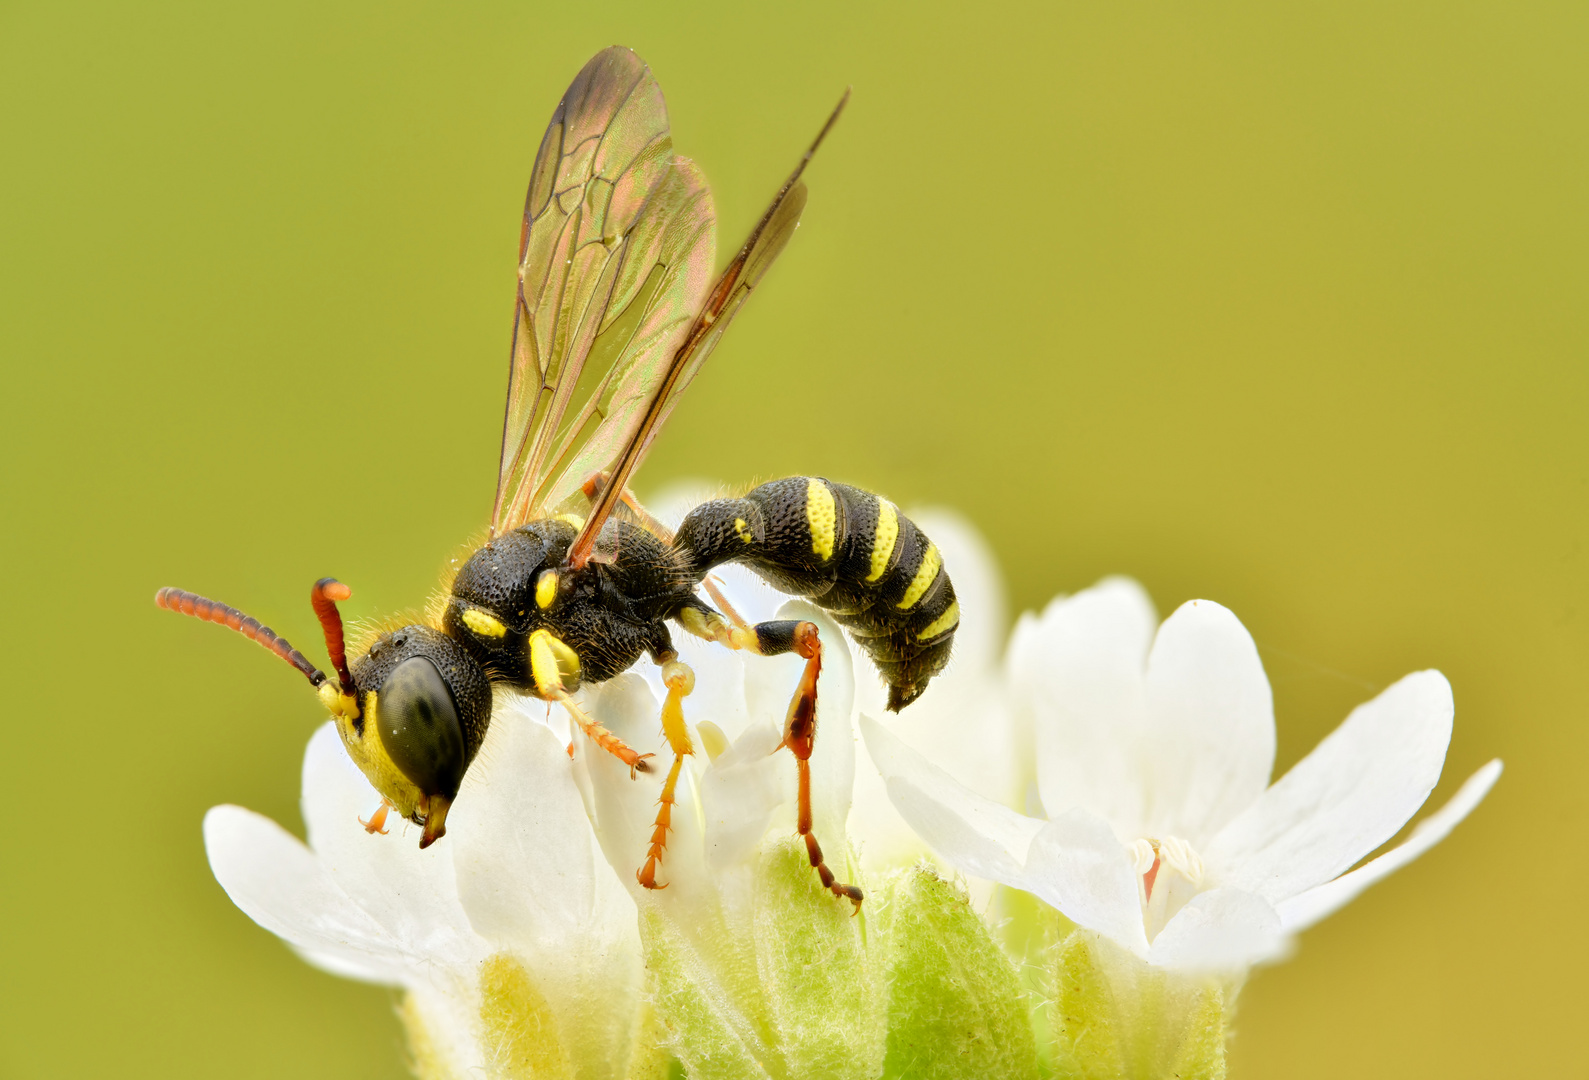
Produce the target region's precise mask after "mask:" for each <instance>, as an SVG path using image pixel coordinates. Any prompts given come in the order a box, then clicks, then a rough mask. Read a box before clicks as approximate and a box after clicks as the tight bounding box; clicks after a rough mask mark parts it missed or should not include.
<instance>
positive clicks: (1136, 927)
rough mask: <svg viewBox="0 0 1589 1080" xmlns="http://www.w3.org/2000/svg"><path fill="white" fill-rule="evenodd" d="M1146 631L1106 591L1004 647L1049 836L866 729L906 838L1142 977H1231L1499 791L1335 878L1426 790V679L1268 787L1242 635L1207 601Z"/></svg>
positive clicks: (1269, 752)
mask: <svg viewBox="0 0 1589 1080" xmlns="http://www.w3.org/2000/svg"><path fill="white" fill-rule="evenodd" d="M1154 622H1155V616H1154V612H1153V608H1152V605H1151V603H1150V602H1149V601H1148V599H1147V597H1146V595H1145V594H1144V593H1143V592H1142V590H1141V588H1140V587H1139V586H1137V585H1136V584H1135V583H1133V582H1129V581H1124V580H1119V579H1114V580H1110V581H1106V582H1104V583H1102V584H1100V585H1098V586H1096V587H1094V588H1092V589H1089V590H1087V591H1085V592H1083V593H1080V594H1078V595H1077V596H1075V597H1072V598H1069V599H1063V600H1057V601H1055V602H1054V603H1053V604H1051V605H1050V606H1049V608H1048V610H1047V611H1045V612H1044V613H1043V615H1042V617H1041V618H1031V617H1028V618H1026V619H1024V620H1023V621H1022V623H1021V625H1020V626H1019V627H1018V628H1017V631H1016V634H1015V636H1014V639H1013V641H1012V644H1011V648H1010V656H1009V675H1010V679H1011V682H1012V684H1013V686H1014V689H1015V693H1016V694H1017V696H1018V698H1019V699H1021V700H1022V701H1024V702H1025V703H1026V705H1027V707H1028V708H1030V710H1031V714H1032V720H1033V724H1034V735H1035V746H1036V764H1037V786H1038V793H1039V795H1040V797H1041V801H1042V806H1043V809H1044V811H1045V813H1046V820H1045V819H1044V818H1033V817H1027V816H1025V815H1022V814H1018V813H1016V812H1014V811H1012V810H1009V809H1008V808H1006V807H1005V806H1004V805H1002V804H1000V803H998V802H996V801H994V800H992V799H988V798H986V797H984V796H981V795H978V794H975V793H973V792H971V791H970V790H968V789H966V788H965V787H964V786H963V785H961V784H959V783H957V782H956V781H955V780H953V779H952V778H951V777H949V776H948V775H946V774H945V773H944V771H943V770H941V769H939V768H938V767H936V766H935V765H933V764H930V763H929V762H928V761H927V760H925V759H924V758H923V757H922V756H921V755H919V754H918V753H916V752H915V751H913V750H911V749H910V748H909V747H907V746H906V745H905V744H904V743H903V742H902V741H901V740H900V739H898V738H897V737H895V736H894V735H892V734H890V733H889V732H888V731H887V730H885V729H884V728H883V727H882V726H881V725H879V724H877V723H876V722H875V721H872V720H870V719H868V718H863V720H862V730H863V732H864V733H865V736H866V740H867V746H868V749H869V750H870V751H871V754H872V758H873V760H874V762H876V764H877V767H878V770H879V772H880V773H881V774H882V776H883V778H884V780H885V782H886V783H887V786H888V790H889V795H890V797H891V798H892V799H893V801H894V804H895V806H896V807H898V808H899V811H900V813H901V814H902V815H903V816H904V818H905V820H907V821H908V822H910V824H911V825H912V827H914V828H915V829H916V830H917V831H918V832H919V833H920V834H921V835H922V837H923V838H924V839H925V840H926V841H927V842H928V843H930V844H931V845H932V846H933V847H934V848H936V849H937V850H938V851H939V852H940V853H941V854H942V855H943V856H944V857H945V858H947V859H949V860H950V861H951V862H953V863H954V864H955V865H957V866H958V867H960V868H961V869H962V870H964V871H966V872H967V873H971V874H976V875H978V876H982V877H987V878H991V879H993V880H996V881H1000V882H1003V883H1004V884H1007V885H1010V886H1013V887H1015V888H1019V889H1024V890H1026V891H1028V892H1031V893H1033V894H1035V895H1036V896H1038V897H1040V898H1041V899H1043V900H1045V901H1046V902H1048V903H1049V904H1051V905H1052V906H1054V907H1055V908H1058V909H1059V910H1060V911H1061V912H1063V913H1064V914H1065V915H1066V916H1068V917H1069V918H1070V919H1072V920H1073V921H1075V922H1076V923H1078V924H1080V925H1081V926H1083V927H1087V928H1090V929H1092V930H1095V931H1098V932H1099V933H1102V934H1104V935H1105V936H1107V937H1109V938H1111V939H1112V940H1113V941H1115V942H1116V943H1118V944H1119V945H1120V946H1123V947H1124V948H1126V949H1127V950H1129V951H1130V952H1132V953H1135V954H1136V955H1137V956H1139V957H1142V958H1144V959H1146V960H1148V961H1149V962H1151V963H1152V964H1154V965H1157V966H1161V967H1170V968H1180V969H1189V970H1223V971H1240V970H1243V969H1245V968H1246V967H1247V966H1248V965H1251V964H1253V963H1257V962H1260V961H1263V960H1269V959H1274V958H1276V957H1278V956H1279V955H1281V954H1282V953H1283V952H1284V950H1285V949H1286V947H1287V940H1288V936H1289V935H1290V934H1291V933H1292V932H1294V931H1297V930H1300V929H1302V928H1304V927H1306V926H1308V925H1311V924H1312V923H1313V922H1316V921H1317V920H1318V919H1321V918H1323V917H1324V916H1325V915H1327V914H1329V913H1330V912H1331V911H1334V910H1335V909H1336V908H1338V907H1340V906H1341V905H1342V904H1344V903H1346V902H1347V901H1349V900H1350V899H1352V898H1353V897H1354V896H1356V895H1357V894H1358V893H1360V892H1361V891H1362V890H1363V889H1364V888H1366V887H1367V886H1368V885H1370V884H1372V883H1373V882H1374V881H1376V880H1378V879H1379V878H1381V877H1383V876H1385V875H1386V874H1388V873H1389V872H1391V871H1392V870H1394V869H1396V868H1397V867H1399V866H1402V865H1404V864H1405V863H1407V862H1409V861H1411V860H1412V859H1414V858H1416V857H1417V856H1418V855H1419V854H1421V853H1422V852H1423V851H1425V850H1427V849H1428V848H1429V847H1431V846H1433V845H1434V844H1435V843H1437V842H1438V841H1439V840H1440V839H1442V838H1443V837H1444V836H1445V835H1446V834H1447V833H1449V832H1450V830H1451V829H1452V827H1454V826H1455V824H1456V823H1457V822H1458V821H1460V820H1461V819H1462V818H1463V817H1465V816H1466V815H1467V814H1468V812H1469V811H1471V810H1472V809H1473V807H1474V806H1476V805H1477V804H1478V802H1479V801H1480V800H1481V799H1482V798H1483V797H1484V795H1485V793H1486V792H1487V791H1488V790H1489V788H1490V786H1491V785H1492V784H1493V783H1494V782H1495V779H1496V778H1497V777H1498V776H1499V774H1500V768H1501V767H1500V763H1499V762H1498V761H1497V762H1491V763H1490V764H1488V765H1486V766H1485V767H1484V768H1482V769H1480V770H1479V771H1478V772H1477V773H1475V774H1474V776H1473V777H1472V778H1471V779H1469V781H1468V782H1467V783H1466V784H1465V785H1464V786H1463V788H1462V789H1461V790H1460V791H1459V792H1458V793H1457V794H1456V796H1454V797H1453V798H1452V800H1451V801H1450V803H1448V804H1447V805H1446V806H1445V807H1444V808H1442V809H1441V810H1440V811H1439V812H1437V813H1436V814H1434V815H1432V816H1431V817H1430V818H1429V819H1427V820H1426V821H1425V822H1423V823H1422V824H1421V825H1420V827H1419V828H1418V829H1417V830H1415V831H1414V832H1413V834H1412V835H1411V836H1410V837H1409V838H1408V839H1407V840H1406V841H1405V842H1404V843H1403V844H1402V845H1400V846H1399V847H1397V848H1394V849H1392V850H1391V851H1389V852H1387V853H1386V854H1384V855H1381V856H1380V857H1379V858H1377V859H1375V860H1373V861H1371V862H1369V863H1367V864H1366V865H1364V866H1362V867H1359V868H1358V869H1356V870H1351V867H1352V866H1353V864H1354V863H1356V862H1357V861H1358V860H1359V859H1361V858H1362V857H1363V856H1364V855H1366V854H1368V853H1369V852H1371V851H1373V850H1374V849H1375V848H1376V847H1378V846H1379V845H1380V844H1382V843H1384V842H1385V841H1386V840H1389V839H1390V838H1391V837H1392V836H1394V835H1395V834H1396V832H1397V831H1399V830H1400V829H1401V827H1402V825H1403V824H1405V822H1406V821H1407V819H1408V818H1410V817H1411V816H1412V815H1413V813H1414V812H1415V811H1416V810H1417V809H1418V807H1419V806H1420V805H1422V804H1423V802H1424V800H1425V799H1427V798H1428V795H1429V792H1430V791H1431V790H1432V789H1433V788H1434V785H1435V783H1436V781H1437V780H1438V779H1439V777H1440V771H1441V766H1442V764H1443V763H1444V760H1445V752H1446V746H1447V744H1448V743H1449V741H1450V738H1451V719H1452V711H1453V710H1452V701H1451V690H1450V686H1449V685H1448V684H1447V683H1446V680H1445V678H1444V677H1443V676H1441V675H1440V673H1439V672H1435V671H1425V672H1418V673H1416V674H1413V675H1409V676H1407V677H1406V678H1404V679H1402V680H1401V681H1400V682H1398V683H1396V684H1395V685H1394V686H1392V687H1390V688H1389V689H1388V690H1386V691H1385V692H1384V693H1382V694H1380V695H1379V696H1378V697H1377V698H1375V699H1374V700H1373V701H1371V702H1368V703H1367V704H1365V705H1362V706H1360V707H1359V708H1357V709H1356V710H1354V711H1353V713H1352V715H1351V716H1350V717H1348V718H1347V720H1346V722H1345V723H1343V724H1342V725H1341V726H1340V727H1339V728H1338V729H1337V730H1336V731H1335V732H1334V733H1333V734H1331V735H1330V736H1329V737H1328V738H1326V739H1325V740H1324V741H1323V742H1322V743H1321V744H1320V745H1319V746H1318V747H1317V748H1316V749H1315V750H1314V751H1313V753H1311V754H1310V755H1308V757H1307V758H1305V759H1304V760H1303V761H1301V762H1300V763H1298V765H1297V766H1296V767H1295V768H1293V769H1292V770H1291V771H1290V772H1288V773H1287V774H1286V775H1285V776H1284V777H1282V778H1281V779H1280V780H1279V781H1278V782H1276V783H1275V784H1273V785H1270V783H1269V774H1270V770H1271V768H1272V767H1273V762H1274V745H1275V742H1274V717H1273V706H1272V699H1271V696H1270V692H1269V684H1268V680H1267V679H1266V678H1265V677H1264V673H1263V667H1262V664H1261V663H1260V662H1259V659H1258V653H1257V649H1256V648H1255V647H1254V645H1253V643H1252V639H1251V637H1250V636H1249V635H1248V634H1247V631H1246V630H1245V628H1243V627H1242V625H1241V623H1240V622H1238V621H1237V619H1236V617H1235V616H1234V615H1232V614H1231V613H1230V612H1229V611H1227V610H1226V609H1225V608H1223V607H1220V606H1219V605H1218V604H1214V603H1211V602H1209V601H1193V602H1191V603H1188V604H1186V605H1184V606H1182V607H1181V608H1180V609H1179V610H1178V611H1177V612H1175V614H1174V615H1172V616H1171V617H1170V618H1169V619H1168V620H1166V621H1165V622H1164V624H1163V626H1161V627H1159V628H1158V631H1157V633H1156V634H1155V632H1154ZM1348 871H1349V872H1348Z"/></svg>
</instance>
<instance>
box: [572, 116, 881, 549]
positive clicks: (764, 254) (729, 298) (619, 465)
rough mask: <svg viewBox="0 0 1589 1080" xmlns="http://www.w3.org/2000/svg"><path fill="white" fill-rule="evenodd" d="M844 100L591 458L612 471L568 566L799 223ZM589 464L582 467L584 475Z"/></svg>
mask: <svg viewBox="0 0 1589 1080" xmlns="http://www.w3.org/2000/svg"><path fill="white" fill-rule="evenodd" d="M849 100H850V95H849V91H845V93H844V96H843V97H842V98H840V99H839V103H838V105H837V106H836V107H835V108H834V110H833V112H832V114H831V115H829V117H828V120H827V123H825V124H823V125H822V130H821V131H820V132H818V133H817V137H816V139H815V140H814V141H813V142H812V143H811V146H810V148H809V149H807V150H806V152H805V156H804V157H802V158H801V159H800V163H799V164H798V165H796V166H795V169H794V172H792V173H790V174H789V178H788V179H787V180H785V181H784V183H783V187H781V188H779V189H778V194H777V195H775V196H773V200H772V205H770V206H768V207H767V211H766V213H764V214H762V216H761V220H760V221H758V222H757V223H756V227H755V228H754V229H752V230H751V233H750V238H749V239H747V240H746V241H745V243H744V245H743V246H742V247H741V248H740V249H739V253H738V254H737V255H735V256H734V258H733V260H732V261H731V262H730V263H729V264H728V266H727V268H725V269H724V270H723V272H722V274H720V275H719V276H718V279H717V282H716V284H714V285H713V286H712V289H711V292H710V293H709V294H708V296H707V299H706V302H705V305H704V306H703V307H702V308H701V311H700V314H699V315H697V316H696V317H695V320H694V322H693V323H691V324H690V327H689V332H688V334H687V335H685V336H684V338H683V340H682V341H681V342H680V344H679V345H678V347H677V350H676V351H675V352H674V353H673V355H672V357H671V362H670V363H668V364H667V366H666V368H665V370H663V371H662V372H661V373H660V378H659V379H657V381H656V383H655V389H654V390H653V391H652V392H651V393H650V395H649V397H648V399H647V400H646V402H645V408H644V410H643V411H638V412H637V413H636V414H635V416H634V418H633V420H632V422H631V423H630V424H629V426H628V429H627V437H626V438H625V440H624V441H623V444H622V450H621V452H619V453H618V454H617V455H616V456H610V457H607V458H606V459H604V460H598V461H595V462H594V466H593V467H594V468H600V467H602V466H603V465H609V469H610V471H609V475H608V478H607V481H606V483H605V484H604V485H603V486H602V488H601V490H600V493H599V494H598V495H597V496H596V500H595V503H594V504H593V505H592V506H591V510H590V514H589V515H588V516H587V517H586V519H585V525H584V528H583V529H581V530H580V533H579V536H578V537H576V538H575V540H574V543H573V546H571V547H570V548H569V550H568V558H567V561H568V564H569V565H570V566H573V567H580V566H583V565H584V564H585V563H586V562H588V561H589V560H590V558H591V556H592V555H593V554H594V552H595V550H596V539H597V537H598V536H599V535H600V534H601V529H602V526H603V525H604V524H605V523H606V521H607V518H608V517H610V516H611V515H612V512H613V510H614V508H615V507H616V506H617V505H618V502H619V500H620V499H622V497H623V493H624V490H625V486H626V485H627V484H628V482H629V478H630V477H631V476H633V475H634V471H635V469H636V468H637V467H638V466H639V464H640V462H641V461H642V460H643V459H644V457H645V454H646V451H647V450H649V449H650V448H651V442H652V440H653V439H655V438H656V435H657V432H658V431H659V430H660V429H661V427H662V422H663V421H664V420H666V419H667V418H668V415H669V414H670V413H672V411H673V408H674V406H675V405H677V404H678V400H679V396H680V395H681V394H682V393H683V392H684V390H685V388H686V387H687V386H689V384H690V380H692V379H693V378H695V374H696V372H697V371H699V370H700V367H701V365H702V364H703V363H705V361H706V358H707V357H708V356H710V355H711V353H712V350H713V349H715V348H716V347H717V343H718V342H719V341H720V340H722V337H723V331H725V330H727V329H728V324H729V323H730V322H732V321H733V318H734V316H735V315H736V314H738V313H739V309H740V308H741V307H743V306H744V304H745V301H746V300H747V299H749V298H750V293H751V290H753V289H754V288H755V287H756V286H757V285H758V284H759V283H760V282H761V279H762V277H763V276H764V275H765V274H766V273H767V271H768V269H770V268H771V266H772V263H773V260H774V259H776V258H777V257H778V255H779V253H780V252H782V251H783V249H784V247H785V246H786V245H787V244H788V243H789V238H790V237H791V236H793V235H794V231H795V229H796V228H797V227H798V226H799V224H800V212H801V211H802V210H804V209H805V205H806V186H805V184H803V183H801V181H800V176H801V174H802V173H804V172H805V168H806V166H807V165H808V164H810V162H811V157H812V155H814V154H815V153H816V152H817V147H819V146H821V145H822V140H823V139H824V138H826V137H827V134H828V132H829V131H830V130H831V129H832V127H833V125H834V123H835V122H837V120H838V118H839V114H840V113H841V112H843V111H844V106H845V103H846V102H848V101H849ZM614 415H616V414H614ZM587 449H588V450H590V451H591V453H589V454H587V455H585V457H587V458H594V457H595V451H594V448H591V447H587ZM609 463H610V464H609ZM589 471H590V470H587V472H586V475H589Z"/></svg>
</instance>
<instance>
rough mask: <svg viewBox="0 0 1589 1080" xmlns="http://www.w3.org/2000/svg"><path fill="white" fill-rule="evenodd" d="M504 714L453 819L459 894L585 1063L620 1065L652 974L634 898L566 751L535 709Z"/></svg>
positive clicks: (478, 925) (477, 926)
mask: <svg viewBox="0 0 1589 1080" xmlns="http://www.w3.org/2000/svg"><path fill="white" fill-rule="evenodd" d="M531 709H532V710H533V706H532V707H531ZM495 714H496V715H494V716H493V719H492V724H491V731H490V732H489V733H488V735H487V738H486V743H485V745H484V746H483V747H482V748H481V752H480V755H481V756H480V759H479V760H477V761H476V763H475V764H474V766H473V767H472V768H471V769H470V771H469V777H468V779H466V780H465V782H464V788H463V790H462V791H461V792H460V793H459V797H458V810H457V811H456V812H455V814H454V816H453V817H451V818H449V819H448V826H449V828H448V836H447V841H444V842H450V841H452V840H453V836H454V834H457V845H456V847H455V848H454V849H453V858H454V862H455V864H456V866H457V872H458V889H459V897H460V899H461V900H462V902H463V905H464V909H465V911H467V912H468V914H469V919H470V921H471V922H472V923H473V925H474V928H475V930H476V931H477V932H479V933H480V934H482V935H483V936H485V937H486V938H488V939H489V940H491V941H492V943H493V945H495V946H497V947H498V948H509V949H511V950H512V951H513V952H514V953H516V954H517V956H518V957H519V959H520V960H521V961H522V962H523V963H524V965H525V967H526V968H527V969H528V970H529V972H530V973H531V975H532V976H533V977H534V979H535V982H536V985H537V986H539V987H540V988H541V990H542V992H543V993H545V995H546V998H547V1003H548V1004H549V1005H550V1006H551V1008H552V1010H553V1012H554V1014H555V1015H556V1017H557V1022H558V1029H559V1031H560V1033H561V1035H562V1038H563V1039H564V1042H565V1045H566V1046H567V1047H568V1049H569V1051H570V1052H571V1053H572V1054H573V1055H574V1057H575V1059H576V1060H580V1059H583V1060H587V1061H595V1062H608V1063H610V1062H621V1061H622V1060H623V1059H624V1057H625V1055H627V1053H628V1051H629V1043H630V1039H631V1030H630V1029H631V1027H632V1025H633V1017H634V1011H635V1007H636V1005H637V1003H638V1001H639V995H640V988H641V982H642V976H643V965H642V962H641V957H640V935H639V930H638V925H637V913H636V911H635V905H634V901H633V900H632V899H631V898H630V897H629V894H628V892H627V891H626V890H625V889H624V886H623V883H622V882H620V881H619V880H618V878H617V877H616V875H615V874H614V872H613V869H612V867H611V866H609V865H608V863H607V860H606V859H605V858H604V857H603V856H602V853H601V851H600V849H599V848H598V847H597V844H596V837H595V832H594V830H593V828H592V826H591V823H590V819H589V817H588V816H587V815H586V812H585V804H584V802H583V800H582V799H581V798H580V794H579V791H578V790H577V789H576V787H575V784H574V763H573V762H572V761H570V760H569V757H568V751H567V748H566V746H565V745H564V744H562V743H561V741H560V740H559V739H558V738H557V737H556V736H554V735H553V734H552V732H551V731H550V730H549V729H548V728H547V727H546V726H545V725H544V724H540V723H537V722H536V721H535V719H534V718H533V716H532V715H527V714H526V712H525V711H520V710H513V709H503V708H500V707H499V708H498V709H497V710H495ZM578 737H579V738H580V739H583V738H584V736H583V735H580V736H578ZM590 749H595V748H594V747H591V748H590ZM596 752H598V753H602V751H599V750H597V751H596ZM576 753H577V748H576ZM604 756H608V757H610V756H611V755H605V754H604ZM630 872H631V873H632V872H633V871H632V870H630Z"/></svg>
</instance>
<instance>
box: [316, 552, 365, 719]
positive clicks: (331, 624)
mask: <svg viewBox="0 0 1589 1080" xmlns="http://www.w3.org/2000/svg"><path fill="white" fill-rule="evenodd" d="M352 595H353V590H352V589H350V588H348V587H347V586H346V585H344V584H342V582H340V581H338V580H337V579H336V578H334V577H323V578H321V579H320V580H319V581H317V582H315V583H314V588H312V589H310V590H309V603H310V604H312V605H313V606H314V613H315V614H316V615H317V616H319V618H320V629H321V630H322V631H324V632H325V636H326V653H327V655H329V656H330V657H331V666H332V667H333V668H335V669H336V672H337V681H338V682H340V683H341V684H342V692H343V693H344V694H346V695H348V696H349V697H352V696H353V695H354V692H355V687H354V685H353V676H352V675H351V674H350V673H349V672H348V652H347V646H346V644H345V643H344V641H343V639H342V613H341V612H340V611H338V610H337V601H338V600H346V599H347V598H348V597H350V596H352Z"/></svg>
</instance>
